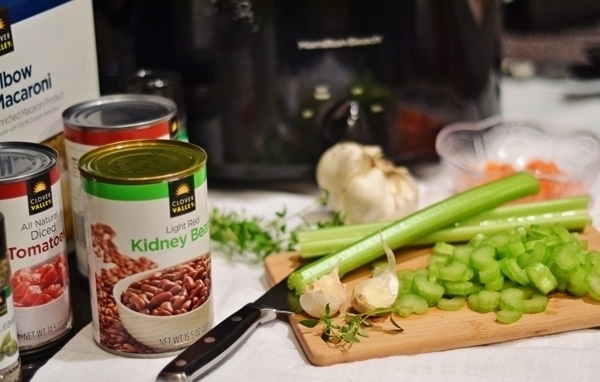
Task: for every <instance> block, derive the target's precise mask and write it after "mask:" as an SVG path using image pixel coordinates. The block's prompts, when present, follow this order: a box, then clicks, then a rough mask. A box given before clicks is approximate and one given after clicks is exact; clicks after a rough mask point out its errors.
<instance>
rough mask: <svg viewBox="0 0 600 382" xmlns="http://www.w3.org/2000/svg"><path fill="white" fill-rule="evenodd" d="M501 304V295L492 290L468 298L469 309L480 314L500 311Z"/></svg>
mask: <svg viewBox="0 0 600 382" xmlns="http://www.w3.org/2000/svg"><path fill="white" fill-rule="evenodd" d="M499 302H500V293H499V292H496V291H490V290H485V289H484V290H482V291H480V292H479V293H477V294H472V295H469V297H467V305H468V306H469V308H470V309H471V310H473V311H475V312H478V313H490V312H494V311H495V310H496V309H498V303H499Z"/></svg>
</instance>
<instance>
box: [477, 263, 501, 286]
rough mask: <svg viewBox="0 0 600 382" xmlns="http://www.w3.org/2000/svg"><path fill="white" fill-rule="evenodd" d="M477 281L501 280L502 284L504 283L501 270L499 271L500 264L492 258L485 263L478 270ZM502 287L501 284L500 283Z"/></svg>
mask: <svg viewBox="0 0 600 382" xmlns="http://www.w3.org/2000/svg"><path fill="white" fill-rule="evenodd" d="M478 275H479V281H481V282H482V283H484V284H487V283H489V282H492V281H494V280H498V279H500V280H502V284H503V283H504V279H503V278H502V272H501V271H500V264H499V263H498V262H497V261H496V260H493V261H491V262H489V263H488V264H486V265H485V267H484V268H481V269H480V270H479V273H478ZM501 287H502V285H501Z"/></svg>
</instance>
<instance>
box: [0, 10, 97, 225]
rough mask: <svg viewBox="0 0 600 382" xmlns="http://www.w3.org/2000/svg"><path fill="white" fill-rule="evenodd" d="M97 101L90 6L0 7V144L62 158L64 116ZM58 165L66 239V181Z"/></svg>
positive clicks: (70, 223) (68, 220)
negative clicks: (24, 144) (45, 148)
mask: <svg viewBox="0 0 600 382" xmlns="http://www.w3.org/2000/svg"><path fill="white" fill-rule="evenodd" d="M99 95H100V89H99V83H98V63H97V55H96V39H95V32H94V13H93V6H92V0H72V1H66V0H8V2H6V1H5V2H2V3H0V142H2V141H4V142H5V141H28V142H37V143H40V142H41V143H45V144H48V145H50V146H53V147H54V148H56V149H57V150H58V151H59V153H60V154H61V156H62V157H63V158H64V155H63V153H64V142H63V139H62V131H63V124H62V112H63V110H65V109H66V108H68V107H69V106H71V105H73V104H76V103H79V102H82V101H85V100H90V99H94V98H97V97H99ZM62 165H63V169H64V172H63V175H64V176H62V180H63V187H62V189H63V202H64V204H65V206H64V210H65V225H66V229H67V234H68V235H70V234H71V232H72V218H71V211H70V193H69V186H68V175H67V169H66V163H64V162H63V163H62Z"/></svg>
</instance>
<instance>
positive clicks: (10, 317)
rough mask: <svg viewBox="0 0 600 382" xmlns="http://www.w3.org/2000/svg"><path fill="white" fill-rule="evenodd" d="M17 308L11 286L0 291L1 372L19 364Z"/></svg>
mask: <svg viewBox="0 0 600 382" xmlns="http://www.w3.org/2000/svg"><path fill="white" fill-rule="evenodd" d="M17 341H18V340H17V325H16V322H15V308H14V302H13V295H12V293H11V290H10V285H8V286H7V287H6V288H3V289H2V290H0V346H1V348H0V352H1V353H2V358H0V370H2V369H6V368H7V367H10V366H11V365H14V364H15V363H17V362H19V345H18V342H17Z"/></svg>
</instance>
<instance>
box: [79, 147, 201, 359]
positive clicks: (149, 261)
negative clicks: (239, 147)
mask: <svg viewBox="0 0 600 382" xmlns="http://www.w3.org/2000/svg"><path fill="white" fill-rule="evenodd" d="M206 160H207V155H206V152H205V151H204V150H203V149H202V148H200V147H198V146H196V145H194V144H191V143H187V142H182V141H167V140H137V141H128V142H121V143H116V144H110V145H106V146H103V147H100V148H97V149H94V150H92V151H90V152H88V153H87V154H84V155H83V156H82V157H81V159H80V161H79V169H80V174H81V186H82V190H83V194H84V207H85V208H84V226H85V234H86V243H87V252H88V262H89V264H90V276H89V281H90V293H91V302H92V322H93V332H94V339H95V341H96V342H97V343H98V344H99V345H100V347H102V348H103V349H105V350H107V351H109V352H111V353H115V354H119V355H125V356H132V357H162V356H167V355H170V354H173V353H176V352H178V351H180V350H181V349H183V348H185V347H187V346H189V345H190V344H192V343H193V342H194V341H195V340H196V339H198V338H199V337H201V336H202V335H203V334H204V333H205V332H206V331H207V330H208V329H210V328H211V327H212V321H213V302H212V293H211V290H212V281H211V257H210V235H209V221H208V219H209V213H208V200H207V197H208V196H207V194H208V189H207V179H206Z"/></svg>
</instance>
